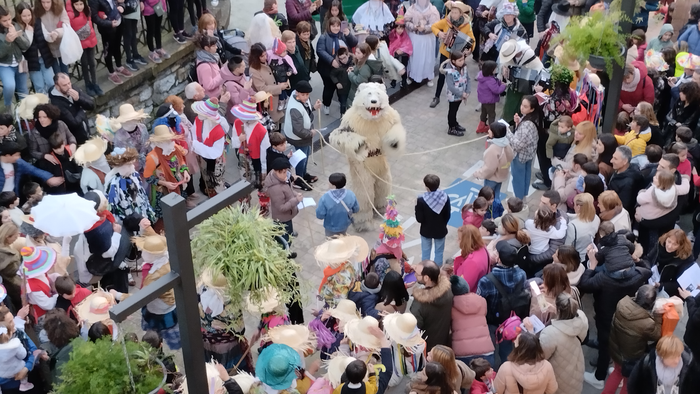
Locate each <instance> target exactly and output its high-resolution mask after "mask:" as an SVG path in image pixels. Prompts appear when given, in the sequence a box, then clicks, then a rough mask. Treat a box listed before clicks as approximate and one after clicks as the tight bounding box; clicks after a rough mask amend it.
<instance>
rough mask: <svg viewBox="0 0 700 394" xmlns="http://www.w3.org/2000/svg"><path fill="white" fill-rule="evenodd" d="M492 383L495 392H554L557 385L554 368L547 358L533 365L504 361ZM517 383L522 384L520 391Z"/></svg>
mask: <svg viewBox="0 0 700 394" xmlns="http://www.w3.org/2000/svg"><path fill="white" fill-rule="evenodd" d="M493 384H494V386H495V387H496V394H520V393H522V394H554V393H555V392H557V388H558V387H559V385H558V384H557V380H556V377H555V376H554V369H552V365H551V364H550V363H549V361H547V360H543V361H540V362H538V363H536V364H534V365H533V364H514V363H513V362H511V361H506V362H505V363H503V365H501V368H500V369H499V370H498V373H497V374H496V379H495V380H494V382H493ZM518 384H520V386H522V388H523V391H522V392H521V391H520V390H519V389H518Z"/></svg>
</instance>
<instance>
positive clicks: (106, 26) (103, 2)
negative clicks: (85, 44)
mask: <svg viewBox="0 0 700 394" xmlns="http://www.w3.org/2000/svg"><path fill="white" fill-rule="evenodd" d="M89 5H90V17H91V18H92V22H93V23H94V24H95V25H96V26H97V30H99V32H100V34H101V35H102V36H104V35H105V34H106V35H108V36H110V35H113V34H114V27H112V20H116V18H114V16H115V13H114V12H115V10H116V7H117V2H116V1H115V2H114V7H115V9H113V8H112V6H111V5H109V1H107V0H90V1H89ZM100 11H102V12H104V13H105V15H107V19H102V18H100V16H99V15H98V13H99V12H100ZM117 13H118V11H117ZM35 31H36V30H35Z"/></svg>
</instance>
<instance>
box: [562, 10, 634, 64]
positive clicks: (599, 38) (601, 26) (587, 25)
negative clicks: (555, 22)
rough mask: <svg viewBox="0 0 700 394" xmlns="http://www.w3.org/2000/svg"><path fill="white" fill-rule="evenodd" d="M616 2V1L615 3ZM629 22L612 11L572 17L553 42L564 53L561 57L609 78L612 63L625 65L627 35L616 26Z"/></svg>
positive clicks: (619, 13)
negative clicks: (601, 72) (588, 66)
mask: <svg viewBox="0 0 700 394" xmlns="http://www.w3.org/2000/svg"><path fill="white" fill-rule="evenodd" d="M618 1H619V0H615V2H618ZM625 20H629V18H627V16H626V15H625V14H624V13H622V12H621V11H619V10H615V7H612V6H611V8H610V10H608V11H605V12H603V11H596V12H591V13H589V14H588V15H586V16H574V17H571V20H570V21H569V24H567V25H566V27H565V28H564V30H563V31H562V32H561V33H560V34H558V35H557V36H555V37H554V38H553V41H554V42H555V43H556V44H559V45H561V46H562V48H563V49H564V56H565V57H566V58H568V59H576V60H578V61H579V62H580V63H581V64H585V62H586V61H588V62H589V63H590V65H591V67H593V68H596V69H599V70H606V71H607V72H608V74H612V67H613V62H615V63H617V64H618V65H620V67H623V66H624V65H625V48H626V47H625V43H626V38H627V37H626V35H625V34H623V33H622V32H621V29H620V25H619V22H620V21H625Z"/></svg>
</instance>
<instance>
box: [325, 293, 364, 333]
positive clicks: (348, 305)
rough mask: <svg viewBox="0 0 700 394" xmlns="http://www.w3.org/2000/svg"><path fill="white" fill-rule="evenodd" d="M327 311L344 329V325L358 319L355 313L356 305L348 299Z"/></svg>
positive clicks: (358, 316)
mask: <svg viewBox="0 0 700 394" xmlns="http://www.w3.org/2000/svg"><path fill="white" fill-rule="evenodd" d="M328 311H329V312H330V313H331V316H333V317H335V318H336V319H338V320H340V326H341V327H345V324H347V322H349V321H351V320H355V319H359V318H360V314H359V313H358V312H357V305H355V303H354V302H353V301H351V300H348V299H342V300H340V301H338V305H336V306H335V308H331V309H329V310H328Z"/></svg>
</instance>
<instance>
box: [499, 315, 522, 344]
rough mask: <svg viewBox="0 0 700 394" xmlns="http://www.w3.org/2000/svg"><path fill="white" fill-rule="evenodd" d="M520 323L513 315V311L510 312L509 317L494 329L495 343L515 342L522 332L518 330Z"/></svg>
mask: <svg viewBox="0 0 700 394" xmlns="http://www.w3.org/2000/svg"><path fill="white" fill-rule="evenodd" d="M522 323H523V322H522V320H520V318H519V317H518V316H517V315H516V314H515V311H511V312H510V317H509V318H507V319H506V321H504V322H503V323H502V324H501V325H500V326H498V328H497V329H496V343H501V342H503V341H513V340H515V338H517V336H518V334H520V331H521V330H522V329H521V328H520V325H521V324H522Z"/></svg>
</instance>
